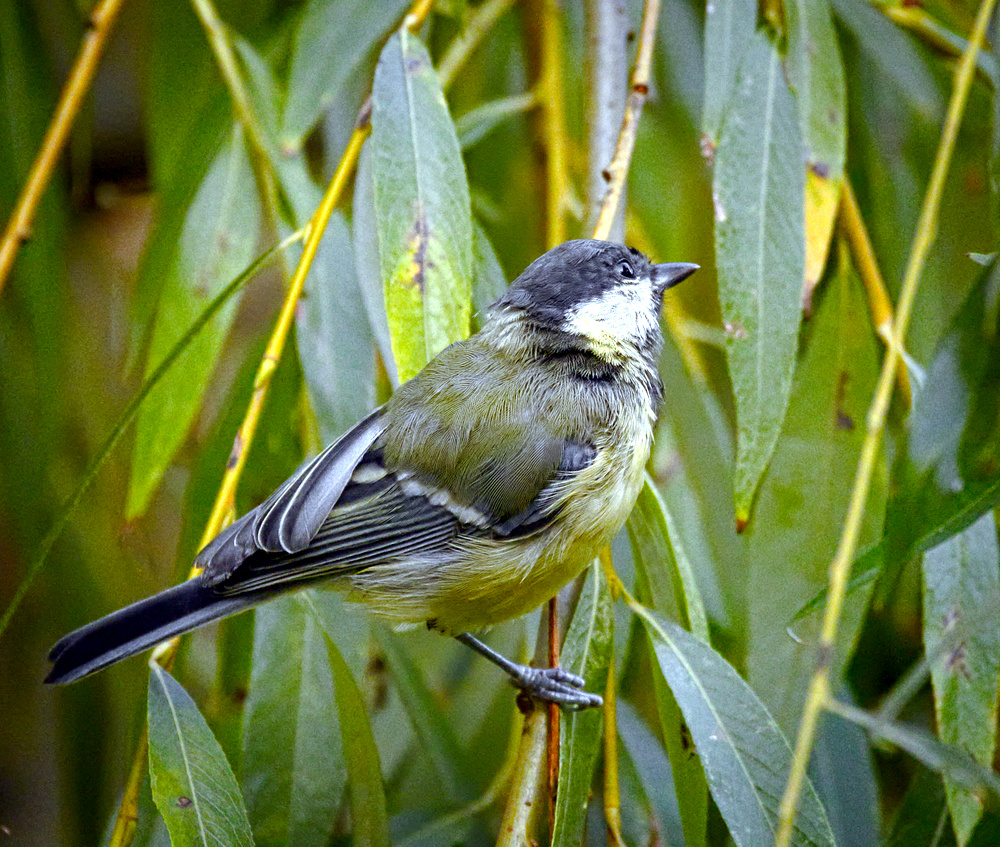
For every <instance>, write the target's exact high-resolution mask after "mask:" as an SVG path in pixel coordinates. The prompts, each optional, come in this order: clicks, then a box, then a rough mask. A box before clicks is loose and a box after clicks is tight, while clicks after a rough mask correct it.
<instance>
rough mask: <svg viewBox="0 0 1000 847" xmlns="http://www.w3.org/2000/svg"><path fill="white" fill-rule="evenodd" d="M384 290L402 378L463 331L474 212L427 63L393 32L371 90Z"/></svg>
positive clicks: (416, 46)
mask: <svg viewBox="0 0 1000 847" xmlns="http://www.w3.org/2000/svg"><path fill="white" fill-rule="evenodd" d="M370 143H371V146H372V156H373V161H372V171H373V176H374V187H375V193H374V197H375V212H376V217H377V220H376V225H377V231H378V247H379V257H380V267H381V271H382V284H383V286H384V291H385V302H386V311H387V313H388V320H389V328H390V332H391V336H392V350H393V354H394V356H395V359H396V366H397V369H398V371H399V378H400V381H403V382H405V381H406V380H407V379H409V378H410V377H412V376H413V375H414V374H416V373H417V372H418V371H419V370H420V369H421V368H422V367H423V366H424V365H425V364H426V363H427V362H428V361H429V360H430V359H431V358H432V357H433V356H434V355H436V354H437V353H438V352H440V351H441V350H442V349H444V348H445V347H446V346H448V345H449V344H450V343H452V342H453V341H457V340H458V339H460V338H464V337H466V336H467V335H468V334H469V325H470V317H471V311H472V308H471V296H472V295H471V279H472V266H473V253H472V212H471V205H470V200H469V188H468V185H467V184H466V180H465V166H464V164H463V162H462V156H461V152H460V150H459V146H458V138H457V136H456V134H455V127H454V125H453V124H452V122H451V117H450V116H449V114H448V107H447V105H446V104H445V102H444V95H443V94H442V93H441V86H440V84H439V82H438V79H437V75H436V73H435V72H434V69H433V67H432V66H431V60H430V56H429V55H428V53H427V50H426V48H425V47H424V46H423V44H421V42H420V40H419V39H418V38H417V37H416V36H414V35H412V34H410V33H409V32H408V31H407V30H405V29H403V30H400V31H399V32H398V33H397V34H396V35H394V36H393V37H392V38H391V39H389V42H388V43H387V44H386V46H385V49H384V50H383V51H382V55H381V57H380V58H379V63H378V67H377V68H376V70H375V83H374V86H373V88H372V137H371V142H370Z"/></svg>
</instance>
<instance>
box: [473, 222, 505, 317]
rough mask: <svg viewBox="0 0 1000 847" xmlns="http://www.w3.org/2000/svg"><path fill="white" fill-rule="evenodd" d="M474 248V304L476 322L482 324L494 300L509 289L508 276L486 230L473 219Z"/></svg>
mask: <svg viewBox="0 0 1000 847" xmlns="http://www.w3.org/2000/svg"><path fill="white" fill-rule="evenodd" d="M472 236H473V241H472V248H473V254H474V259H475V270H474V272H473V276H472V305H473V306H474V307H475V309H476V313H475V315H474V319H475V322H476V323H477V324H478V325H479V326H482V325H483V322H484V321H485V320H486V313H487V311H488V310H489V307H490V306H492V305H493V303H494V301H496V300H498V299H499V298H500V296H501V295H502V294H503V293H504V292H505V291H506V290H507V276H506V275H505V274H504V272H503V268H501V267H500V260H499V259H497V254H496V253H495V252H494V250H493V245H492V244H490V239H489V236H488V235H487V234H486V231H485V230H484V229H483V228H482V227H481V226H480V225H479V223H478V222H475V221H473V229H472Z"/></svg>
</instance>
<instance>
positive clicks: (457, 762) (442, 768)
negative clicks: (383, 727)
mask: <svg viewBox="0 0 1000 847" xmlns="http://www.w3.org/2000/svg"><path fill="white" fill-rule="evenodd" d="M376 632H377V634H378V640H379V644H380V645H381V647H382V650H383V652H384V653H385V657H386V660H387V662H388V665H389V671H390V672H391V673H392V678H393V681H394V682H395V684H396V690H397V691H398V692H399V696H400V698H401V699H402V701H403V707H404V708H405V709H406V714H407V716H408V717H409V719H410V723H412V724H413V729H414V732H416V735H417V738H418V739H420V743H421V744H422V745H423V748H424V750H425V751H426V752H427V755H428V756H429V757H430V760H431V763H432V764H433V766H434V773H435V775H436V776H437V780H438V783H439V784H440V786H441V788H442V789H443V790H444V793H445V795H446V796H447V798H448V800H449V801H450V802H452V803H457V802H458V801H460V800H463V799H464V800H468V799H471V798H470V797H469V796H468V795H469V790H468V789H469V780H468V779H467V777H466V775H465V768H464V765H463V757H462V752H461V750H460V749H459V746H458V740H457V739H456V738H455V733H454V731H453V729H452V727H451V725H450V724H449V722H448V719H447V716H446V715H445V713H444V712H443V711H442V709H441V706H440V704H439V703H437V702H435V700H434V698H433V696H432V695H431V692H430V690H429V689H428V687H427V684H426V682H425V681H424V679H423V676H422V675H421V673H420V669H419V668H418V667H417V666H416V663H415V662H414V661H413V659H412V658H411V657H410V655H409V654H408V653H407V651H406V648H405V645H403V644H402V643H401V640H400V638H399V636H397V635H396V634H395V633H392V632H389V631H388V630H387V629H386V628H385V627H378V628H377V629H376Z"/></svg>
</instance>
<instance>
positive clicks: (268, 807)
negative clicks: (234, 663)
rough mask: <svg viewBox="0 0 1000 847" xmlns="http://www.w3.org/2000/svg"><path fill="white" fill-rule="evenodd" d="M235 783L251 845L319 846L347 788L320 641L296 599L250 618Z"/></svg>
mask: <svg viewBox="0 0 1000 847" xmlns="http://www.w3.org/2000/svg"><path fill="white" fill-rule="evenodd" d="M255 617H256V620H255V625H254V648H253V670H252V674H251V678H250V688H249V695H248V697H247V701H246V709H245V714H244V721H243V765H242V772H243V775H242V780H241V782H242V785H243V793H244V796H245V797H246V803H247V810H248V812H249V815H250V820H251V821H252V823H253V831H254V836H255V838H256V841H257V843H258V844H259V845H261V847H265V845H278V844H294V845H296V847H298V845H301V847H309V845H326V844H327V843H328V842H329V840H330V834H331V833H332V832H333V829H334V825H335V823H336V820H337V814H338V810H339V808H340V803H341V799H342V797H343V793H344V786H345V785H346V783H347V771H346V767H345V765H344V761H343V753H342V751H341V744H340V731H339V718H338V712H337V707H336V704H335V702H334V698H333V679H332V677H331V675H330V660H329V657H328V656H327V653H326V641H325V637H324V635H323V632H322V630H321V629H320V627H319V625H318V624H317V623H316V621H315V619H314V617H313V615H312V614H311V613H310V612H309V611H308V610H307V609H306V608H305V607H304V606H303V603H302V601H301V600H300V599H299V598H298V597H297V596H285V597H280V598H278V599H276V600H273V601H271V602H270V603H265V604H264V605H263V606H261V607H260V608H258V609H257V611H256V613H255Z"/></svg>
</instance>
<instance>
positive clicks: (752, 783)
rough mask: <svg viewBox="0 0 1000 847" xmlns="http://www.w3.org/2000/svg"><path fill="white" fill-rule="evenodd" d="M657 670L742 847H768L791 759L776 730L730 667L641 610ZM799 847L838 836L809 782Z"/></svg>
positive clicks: (671, 625)
mask: <svg viewBox="0 0 1000 847" xmlns="http://www.w3.org/2000/svg"><path fill="white" fill-rule="evenodd" d="M636 611H637V613H638V614H639V615H640V618H641V619H642V622H643V624H644V626H645V628H646V634H647V636H648V637H649V640H650V642H651V644H652V646H653V651H654V653H655V655H656V659H657V662H658V664H659V668H660V670H661V671H662V672H663V675H664V677H665V678H666V680H667V684H668V685H669V686H670V690H671V691H672V692H673V694H674V696H675V697H676V698H677V703H678V704H679V705H680V708H681V711H682V712H683V713H684V720H685V722H686V723H687V726H688V728H689V729H690V731H691V737H692V738H693V739H694V743H695V747H696V750H697V753H698V756H699V757H700V759H701V763H702V766H703V767H704V768H705V775H706V776H707V777H708V785H709V788H710V789H711V791H712V797H713V799H714V800H715V804H716V806H718V808H719V811H720V812H721V813H722V817H723V818H724V819H725V821H726V825H727V826H728V827H729V834H730V835H731V836H732V838H733V840H734V841H735V842H736V844H737V845H739V847H744V845H746V846H747V847H750V845H754V847H756V845H760V844H771V843H773V842H774V838H775V835H776V834H777V831H778V804H779V802H780V799H781V795H782V792H783V790H784V786H785V780H786V777H787V775H788V771H789V768H790V767H791V763H792V751H791V748H790V747H789V745H788V741H787V739H786V738H785V736H784V735H782V733H781V730H780V729H779V728H778V725H777V724H776V723H775V722H774V720H773V719H772V718H771V716H770V715H769V714H768V712H767V709H766V708H765V707H764V704H763V703H761V701H760V700H759V699H758V698H757V695H756V694H754V692H753V690H752V689H751V688H750V686H749V685H747V684H746V682H744V681H743V680H742V679H741V678H740V676H739V674H738V673H736V671H735V670H734V669H733V667H732V666H731V665H730V664H729V663H728V662H727V661H726V660H725V659H723V658H722V656H720V655H719V654H718V653H716V652H715V651H714V650H713V649H712V648H711V647H709V646H708V645H707V644H705V643H704V642H702V641H700V640H699V639H697V638H695V637H694V636H693V635H691V633H689V632H687V631H686V630H684V629H681V628H680V627H679V626H677V625H676V624H674V623H671V622H670V621H667V620H663V619H662V618H660V617H659V616H658V615H656V614H655V613H653V612H649V611H646V610H644V609H642V608H641V607H639V608H637V609H636ZM796 823H797V826H796V828H795V832H794V834H793V836H792V844H795V845H833V843H834V841H833V832H832V830H831V829H830V823H829V821H828V820H827V818H826V812H825V811H824V810H823V806H822V804H821V803H820V801H819V798H818V797H817V795H816V791H815V789H813V787H812V784H811V783H809V782H808V781H807V782H806V786H805V790H804V792H803V795H802V798H801V801H800V805H799V813H798V817H797V818H796Z"/></svg>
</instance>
